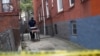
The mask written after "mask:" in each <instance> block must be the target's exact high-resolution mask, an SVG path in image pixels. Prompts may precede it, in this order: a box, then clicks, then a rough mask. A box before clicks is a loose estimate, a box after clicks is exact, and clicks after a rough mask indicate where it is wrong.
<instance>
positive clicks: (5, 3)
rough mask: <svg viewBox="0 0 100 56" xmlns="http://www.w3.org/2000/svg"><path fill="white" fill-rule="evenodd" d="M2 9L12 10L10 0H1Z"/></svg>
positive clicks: (5, 10) (4, 10)
mask: <svg viewBox="0 0 100 56" xmlns="http://www.w3.org/2000/svg"><path fill="white" fill-rule="evenodd" d="M2 11H3V12H12V11H13V6H12V5H11V3H10V0H2Z"/></svg>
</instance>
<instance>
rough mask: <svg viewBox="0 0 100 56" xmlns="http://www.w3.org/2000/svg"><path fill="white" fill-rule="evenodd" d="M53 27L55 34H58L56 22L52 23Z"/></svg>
mask: <svg viewBox="0 0 100 56" xmlns="http://www.w3.org/2000/svg"><path fill="white" fill-rule="evenodd" d="M54 28H55V34H58V29H57V24H55V25H54Z"/></svg>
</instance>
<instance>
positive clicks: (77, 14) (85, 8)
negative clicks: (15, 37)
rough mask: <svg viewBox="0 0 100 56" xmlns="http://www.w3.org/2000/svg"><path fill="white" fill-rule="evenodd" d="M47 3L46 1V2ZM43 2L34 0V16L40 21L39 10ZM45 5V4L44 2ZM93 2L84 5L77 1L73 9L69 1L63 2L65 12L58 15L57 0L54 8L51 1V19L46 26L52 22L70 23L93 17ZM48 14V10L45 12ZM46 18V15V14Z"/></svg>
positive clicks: (47, 20) (89, 1)
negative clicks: (69, 21)
mask: <svg viewBox="0 0 100 56" xmlns="http://www.w3.org/2000/svg"><path fill="white" fill-rule="evenodd" d="M44 1H45V0H44ZM40 2H41V1H39V0H34V15H35V18H36V19H38V12H37V10H38V8H39V6H40V4H41V3H40ZM44 3H45V2H44ZM90 4H91V0H87V1H85V2H84V3H81V1H80V0H75V5H74V7H73V8H70V6H69V0H63V9H64V10H63V11H62V12H61V13H58V11H57V0H54V6H53V7H52V0H49V10H50V16H51V17H50V18H48V19H46V24H50V23H51V21H53V22H54V23H55V22H61V21H68V20H73V19H78V18H84V17H89V16H91V6H90ZM44 7H45V6H44ZM45 12H46V10H45ZM45 17H46V14H45Z"/></svg>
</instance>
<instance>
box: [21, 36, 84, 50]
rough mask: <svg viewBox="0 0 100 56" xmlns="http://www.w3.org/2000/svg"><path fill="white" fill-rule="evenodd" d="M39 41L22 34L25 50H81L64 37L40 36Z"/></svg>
mask: <svg viewBox="0 0 100 56" xmlns="http://www.w3.org/2000/svg"><path fill="white" fill-rule="evenodd" d="M40 37H41V39H40V41H36V42H32V41H30V35H29V34H24V40H25V41H23V42H22V46H23V47H24V50H27V51H39V50H82V49H84V48H83V47H81V46H79V45H77V44H75V43H72V42H70V41H68V40H66V39H62V38H57V37H50V36H44V35H41V36H40Z"/></svg>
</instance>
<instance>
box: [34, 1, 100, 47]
mask: <svg viewBox="0 0 100 56" xmlns="http://www.w3.org/2000/svg"><path fill="white" fill-rule="evenodd" d="M33 2H34V17H35V19H36V20H37V22H38V25H39V28H40V30H41V33H44V31H45V33H46V34H47V35H52V36H58V37H62V38H66V39H67V40H70V41H72V42H75V43H77V44H80V45H82V46H83V47H86V48H92V49H94V48H96V49H97V48H100V43H99V42H100V41H99V40H100V38H99V36H100V34H99V33H100V26H99V24H100V19H99V18H100V7H99V6H98V5H100V3H99V2H100V0H33Z"/></svg>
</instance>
